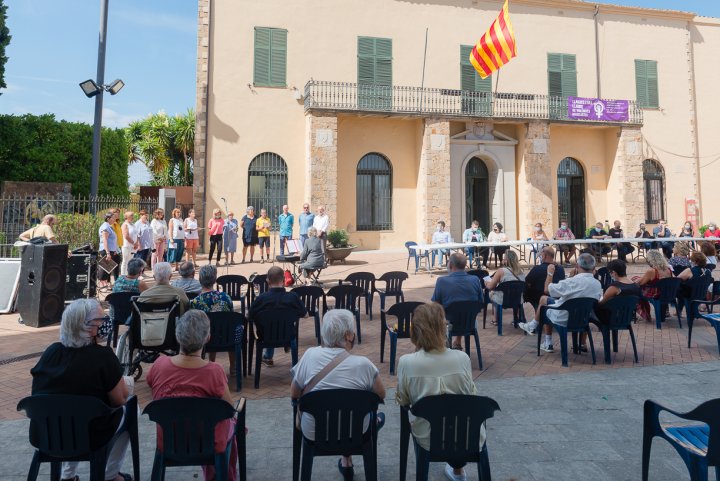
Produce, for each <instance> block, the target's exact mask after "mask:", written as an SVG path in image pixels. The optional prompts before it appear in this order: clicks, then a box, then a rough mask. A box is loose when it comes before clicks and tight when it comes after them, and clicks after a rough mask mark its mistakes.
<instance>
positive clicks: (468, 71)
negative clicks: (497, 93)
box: [460, 45, 492, 93]
mask: <svg viewBox="0 0 720 481" xmlns="http://www.w3.org/2000/svg"><path fill="white" fill-rule="evenodd" d="M472 49H473V46H472V45H460V90H468V91H471V92H488V93H489V92H492V75H490V76H488V77H487V78H485V79H483V78H480V75H479V74H478V73H477V70H475V67H473V64H471V63H470V52H472Z"/></svg>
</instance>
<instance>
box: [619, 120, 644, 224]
mask: <svg viewBox="0 0 720 481" xmlns="http://www.w3.org/2000/svg"><path fill="white" fill-rule="evenodd" d="M643 160H644V155H643V140H642V133H641V132H640V129H638V128H633V127H623V128H622V129H621V130H620V139H619V142H618V148H617V152H616V153H615V163H616V165H617V166H618V172H619V180H620V192H621V196H620V199H619V201H620V212H621V221H622V223H623V226H624V230H625V234H626V235H632V234H635V231H636V230H637V228H638V226H639V225H640V223H641V222H645V186H644V183H643Z"/></svg>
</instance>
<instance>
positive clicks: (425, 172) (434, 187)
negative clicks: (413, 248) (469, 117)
mask: <svg viewBox="0 0 720 481" xmlns="http://www.w3.org/2000/svg"><path fill="white" fill-rule="evenodd" d="M417 202H418V208H417V229H418V232H417V236H418V240H417V242H429V241H430V240H431V238H432V233H433V231H434V230H435V224H436V223H437V221H439V220H444V221H445V223H446V224H447V226H446V228H447V230H450V229H451V227H452V226H451V201H450V122H449V121H447V120H443V119H433V118H427V119H425V127H424V131H423V139H422V150H421V152H420V168H419V169H418V184H417ZM456 240H459V239H456Z"/></svg>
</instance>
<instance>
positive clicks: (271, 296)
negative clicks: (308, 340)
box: [248, 227, 320, 366]
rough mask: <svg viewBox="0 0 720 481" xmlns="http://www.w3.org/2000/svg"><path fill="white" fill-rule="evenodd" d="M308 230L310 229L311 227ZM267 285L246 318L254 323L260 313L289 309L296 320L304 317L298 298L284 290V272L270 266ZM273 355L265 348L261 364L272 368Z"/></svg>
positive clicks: (303, 309)
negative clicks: (294, 314) (293, 313)
mask: <svg viewBox="0 0 720 481" xmlns="http://www.w3.org/2000/svg"><path fill="white" fill-rule="evenodd" d="M310 229H312V227H311V228H310ZM308 234H310V230H308ZM312 239H317V236H316V237H313V236H310V237H308V240H307V241H305V246H307V245H308V243H309V241H311V240H312ZM319 240H320V239H318V241H319ZM267 284H268V290H267V291H265V292H263V293H262V294H260V295H259V296H257V298H256V299H255V300H254V301H253V303H252V305H251V306H250V312H249V313H248V318H249V319H250V320H251V321H254V320H255V318H257V316H258V314H260V313H261V312H265V311H267V310H271V309H289V310H291V311H295V313H296V314H297V316H298V318H301V317H305V315H306V314H307V311H306V310H305V305H304V304H303V302H302V301H301V300H300V296H298V295H297V294H295V293H294V292H288V291H286V290H285V271H283V270H282V269H280V268H279V267H277V266H272V267H271V268H270V269H268V271H267ZM292 342H293V343H297V339H294V340H293V341H292ZM286 352H287V351H286ZM274 354H275V349H274V348H272V347H268V348H266V349H265V354H264V355H263V357H262V363H263V364H265V365H266V366H272V365H273V355H274ZM259 355H260V353H258V356H259Z"/></svg>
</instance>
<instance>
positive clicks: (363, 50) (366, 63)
mask: <svg viewBox="0 0 720 481" xmlns="http://www.w3.org/2000/svg"><path fill="white" fill-rule="evenodd" d="M358 83H359V84H371V85H372V84H374V83H375V39H374V38H370V37H358Z"/></svg>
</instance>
